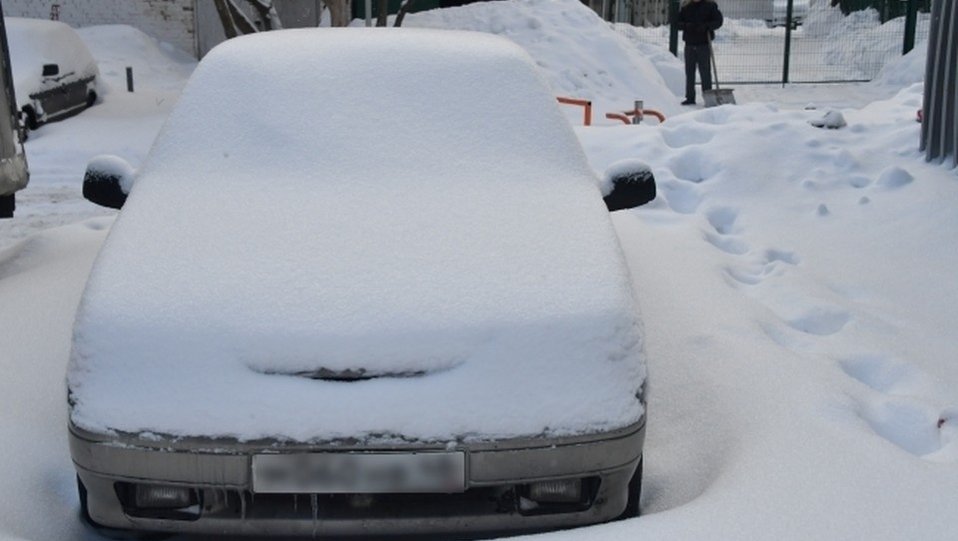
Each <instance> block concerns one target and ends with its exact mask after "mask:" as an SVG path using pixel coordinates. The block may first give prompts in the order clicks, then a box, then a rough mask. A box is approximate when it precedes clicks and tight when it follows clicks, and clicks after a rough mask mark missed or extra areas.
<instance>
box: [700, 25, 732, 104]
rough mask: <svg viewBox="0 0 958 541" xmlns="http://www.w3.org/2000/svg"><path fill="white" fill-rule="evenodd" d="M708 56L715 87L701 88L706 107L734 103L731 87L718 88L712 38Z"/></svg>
mask: <svg viewBox="0 0 958 541" xmlns="http://www.w3.org/2000/svg"><path fill="white" fill-rule="evenodd" d="M709 57H711V59H712V73H713V74H714V75H713V77H714V78H715V88H713V89H711V90H702V97H704V98H705V106H706V107H715V106H716V105H725V104H731V105H735V95H734V94H732V90H734V89H732V88H719V78H718V67H717V66H716V65H715V51H714V50H713V49H712V40H711V39H709Z"/></svg>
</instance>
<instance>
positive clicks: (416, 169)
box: [68, 29, 644, 440]
mask: <svg viewBox="0 0 958 541" xmlns="http://www.w3.org/2000/svg"><path fill="white" fill-rule="evenodd" d="M630 283H631V282H630V277H629V274H628V271H627V269H626V267H625V264H624V260H623V256H622V254H621V249H620V247H619V246H618V243H617V240H616V238H615V234H614V231H613V228H612V225H611V221H610V219H609V215H608V212H607V211H606V209H605V207H604V205H603V202H602V199H601V196H600V194H599V192H598V189H597V186H596V181H595V178H594V174H593V172H592V171H591V169H590V168H589V167H588V165H587V163H586V160H585V157H584V154H583V152H582V150H581V148H580V146H579V144H578V142H577V140H576V138H575V135H574V134H573V132H572V130H571V127H570V126H569V125H568V123H567V122H566V121H565V120H564V118H563V117H562V115H561V113H560V112H559V111H558V109H557V106H556V104H555V100H554V98H553V97H552V96H551V94H550V93H549V91H548V89H547V87H546V85H545V83H544V82H543V81H542V79H541V78H540V77H539V75H538V73H537V72H536V70H535V68H534V66H533V64H532V62H531V60H530V59H529V58H528V56H527V55H526V54H525V53H524V52H523V51H522V50H521V49H520V48H519V47H517V46H515V45H514V44H512V43H510V42H509V41H507V40H505V39H503V38H498V37H494V36H489V35H484V34H478V33H467V32H448V31H426V30H421V31H420V30H401V29H388V30H387V29H335V30H332V29H307V30H288V31H277V32H268V33H263V34H261V35H254V36H250V37H243V38H238V39H233V40H229V41H227V42H226V43H224V44H223V45H221V46H219V47H217V48H216V49H215V50H213V51H212V52H211V53H210V54H209V55H208V56H207V57H206V58H204V60H203V61H202V62H201V63H200V65H199V66H198V67H197V69H196V72H195V73H194V75H193V77H192V79H191V80H190V82H189V83H188V84H187V87H186V88H185V90H184V92H183V95H182V97H181V99H180V101H179V103H178V104H177V106H176V109H175V110H174V112H173V113H172V115H171V117H170V118H169V120H168V121H167V123H166V125H165V126H164V128H163V129H162V130H161V133H160V135H159V136H158V138H157V141H156V143H155V144H154V147H153V149H152V150H151V153H150V155H149V157H148V158H147V162H146V163H145V165H144V167H143V168H142V169H141V170H140V171H139V172H138V178H137V181H136V184H135V186H134V188H133V190H132V193H131V194H130V197H129V199H128V200H127V202H126V205H125V206H124V209H123V211H122V212H121V214H120V216H119V218H118V219H117V221H116V223H115V225H114V227H113V230H112V231H111V233H110V236H109V237H108V239H107V241H106V242H105V244H104V247H103V250H102V252H101V254H100V256H99V259H98V261H97V264H96V265H95V267H94V270H93V271H92V273H91V276H90V279H89V282H88V285H87V289H86V291H85V293H84V297H83V300H82V302H81V307H80V309H79V312H78V316H77V322H76V328H75V336H74V350H73V355H72V360H71V367H70V371H69V375H68V379H69V384H70V394H71V403H72V404H73V408H72V420H73V422H74V423H76V424H77V425H79V426H81V427H84V428H86V429H89V430H98V431H106V430H111V429H112V430H122V431H129V432H139V431H152V432H158V433H167V434H174V435H209V436H223V437H235V438H240V439H253V438H259V437H279V438H288V439H294V440H317V439H335V438H343V437H372V435H374V434H378V435H384V434H385V435H388V434H394V435H395V434H400V435H402V436H403V437H406V438H418V439H431V440H435V439H446V438H455V437H462V436H463V435H471V436H472V437H478V438H487V437H488V438H492V437H511V436H527V435H534V434H542V433H562V434H577V433H585V432H594V431H597V430H603V429H612V428H619V427H622V426H626V425H628V424H629V423H632V422H635V421H636V420H638V419H639V417H640V416H641V414H642V405H641V404H640V402H639V401H638V400H637V399H636V391H637V389H638V387H639V385H640V384H641V382H642V381H643V379H644V365H643V364H642V363H641V347H640V346H641V345H640V341H639V329H638V324H637V320H636V318H637V315H636V313H635V306H634V300H633V296H632V292H631V286H630ZM323 371H327V372H330V371H331V372H337V371H340V372H342V371H352V372H358V371H361V372H363V373H365V374H367V375H374V376H382V377H378V378H375V379H372V380H369V381H364V382H360V383H351V384H348V385H346V386H345V387H344V384H342V383H340V382H330V381H322V380H315V379H309V378H306V377H297V376H302V375H306V374H312V375H316V374H317V373H323ZM583 388H586V389H588V391H587V392H581V390H582V389H583ZM351 404H352V405H356V404H361V405H362V407H353V406H350V405H351ZM451 404H458V407H449V406H450V405H451ZM198 411H202V412H204V413H203V414H202V415H197V412H198ZM306 411H309V412H310V413H309V415H304V412H306ZM424 413H428V415H426V414H424Z"/></svg>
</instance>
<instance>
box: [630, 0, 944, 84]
mask: <svg viewBox="0 0 958 541" xmlns="http://www.w3.org/2000/svg"><path fill="white" fill-rule="evenodd" d="M716 1H717V2H718V5H719V8H720V9H721V10H722V12H723V14H724V15H725V24H724V25H723V26H722V28H721V29H719V30H718V32H716V36H715V42H714V46H715V56H716V66H717V67H718V71H719V79H720V80H721V81H722V82H723V83H728V84H750V83H760V84H769V83H783V84H784V83H830V82H859V81H870V80H872V79H874V78H875V77H876V76H877V75H878V74H879V72H880V71H881V69H882V67H884V65H885V64H886V63H888V62H889V61H891V60H894V59H895V58H897V57H900V56H901V55H902V54H903V53H904V52H906V51H907V50H910V49H911V48H912V47H913V46H914V45H915V44H916V43H923V42H925V41H926V40H927V38H928V30H929V26H930V24H929V22H930V16H929V14H928V13H927V9H928V4H929V0H835V1H834V2H833V0H716ZM636 2H638V4H636V5H640V4H641V0H636ZM678 4H679V2H678V0H670V6H669V9H670V10H672V12H673V13H674V12H676V11H677V10H678V9H679V6H678ZM833 4H834V5H833ZM892 4H894V8H895V9H892ZM615 26H616V28H617V29H619V31H620V32H623V33H626V34H627V37H629V38H630V39H632V40H634V41H640V42H644V43H649V44H655V45H658V46H662V47H667V48H669V49H670V50H671V51H672V52H673V53H674V54H676V55H677V56H678V57H679V58H682V48H683V47H682V41H681V34H680V33H679V31H678V29H677V28H675V27H674V26H668V25H662V26H652V27H648V26H646V27H634V26H633V27H629V26H628V25H615Z"/></svg>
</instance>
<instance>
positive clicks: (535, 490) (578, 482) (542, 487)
mask: <svg viewBox="0 0 958 541" xmlns="http://www.w3.org/2000/svg"><path fill="white" fill-rule="evenodd" d="M529 499H530V500H533V501H535V502H538V503H575V502H579V501H582V479H563V480H561V481H541V482H539V483H531V484H530V485H529Z"/></svg>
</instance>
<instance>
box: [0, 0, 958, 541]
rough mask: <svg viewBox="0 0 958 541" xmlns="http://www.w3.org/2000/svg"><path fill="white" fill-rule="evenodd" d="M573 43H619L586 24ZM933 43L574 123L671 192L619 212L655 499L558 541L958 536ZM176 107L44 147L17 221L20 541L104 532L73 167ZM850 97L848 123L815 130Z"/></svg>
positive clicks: (950, 223)
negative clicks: (857, 64) (922, 130)
mask: <svg viewBox="0 0 958 541" xmlns="http://www.w3.org/2000/svg"><path fill="white" fill-rule="evenodd" d="M518 3H519V4H522V3H521V2H518ZM494 4H495V5H500V6H502V9H509V7H508V6H509V5H510V4H514V3H494ZM494 4H492V3H491V4H490V5H494ZM550 5H553V4H550V3H542V4H540V5H539V8H540V10H544V11H548V6H550ZM554 5H557V6H561V5H562V4H561V3H556V4H554ZM450 11H451V10H450ZM553 15H554V14H549V13H543V14H540V15H537V19H538V20H539V21H561V20H562V19H561V18H560V17H553ZM555 24H558V23H555ZM463 25H465V24H463ZM532 26H535V25H532ZM573 28H579V27H577V26H573ZM540 30H541V29H540V28H534V27H529V28H528V29H527V30H523V31H522V32H521V33H522V34H523V36H522V37H521V40H522V41H526V42H532V41H534V40H535V35H536V33H537V32H539V31H540ZM595 31H596V32H598V30H595ZM552 32H553V30H550V31H549V33H552ZM558 33H559V34H563V33H562V32H561V31H559V32H558ZM565 35H568V36H572V37H573V38H574V37H575V33H574V32H572V31H571V30H570V31H569V32H567V33H565ZM85 37H87V38H89V37H88V36H85ZM517 41H520V39H517ZM561 43H562V44H561V46H562V47H568V48H571V49H573V50H572V51H571V52H570V54H569V55H568V56H570V57H577V56H583V57H589V55H590V54H591V55H593V56H591V58H592V60H591V61H590V62H591V63H593V64H595V65H600V64H601V63H602V61H603V57H602V55H601V54H598V53H599V52H600V51H604V50H606V49H604V48H595V49H592V48H590V43H592V40H591V37H589V36H584V37H582V39H570V40H569V41H563V42H561ZM556 47H557V48H558V47H559V45H557V46H556ZM113 50H114V51H116V52H117V53H119V51H121V49H120V48H119V47H116V48H114V49H113ZM590 51H592V52H591V53H590ZM94 54H96V53H94ZM565 56H566V55H564V54H562V52H561V51H556V52H555V53H554V54H552V55H550V57H549V58H550V59H555V58H562V57H565ZM921 56H922V55H921V53H920V52H919V53H915V54H914V55H913V56H910V57H906V58H904V59H902V60H901V61H900V62H897V63H896V64H895V65H894V66H893V67H891V68H889V70H890V71H888V73H886V74H884V75H883V77H882V78H881V80H880V81H879V82H877V83H875V84H871V85H845V86H840V87H828V86H818V87H814V88H810V87H789V88H787V89H784V90H780V89H774V88H761V87H749V92H748V93H747V94H742V93H740V91H739V90H737V91H736V94H737V96H738V97H739V102H740V105H738V106H725V107H721V108H716V109H708V110H701V109H693V110H688V111H685V112H684V114H677V115H672V116H671V117H670V118H669V119H668V120H667V122H666V123H665V124H663V125H662V126H658V125H656V124H655V123H654V122H647V123H645V124H643V125H641V126H600V127H593V128H577V134H578V136H579V139H580V141H581V142H582V143H583V145H584V147H585V149H586V153H587V155H588V157H589V159H590V162H591V164H592V166H593V168H594V169H596V170H597V171H601V170H602V169H604V168H605V167H606V166H607V165H609V164H611V163H613V162H615V161H618V160H620V159H626V158H636V159H641V160H643V161H646V162H648V163H649V164H650V165H651V167H652V170H653V171H654V173H655V175H656V178H657V180H658V183H659V188H660V194H659V197H658V199H657V200H656V201H654V202H653V203H652V204H650V205H649V206H647V207H645V208H641V209H637V210H633V211H622V212H619V213H617V214H615V215H614V216H613V221H614V223H615V224H616V227H617V231H618V234H619V237H620V240H621V242H622V246H623V250H624V252H625V254H626V256H627V258H628V261H629V263H630V266H631V270H632V273H633V278H634V283H635V288H636V290H637V293H638V296H639V300H640V302H641V308H642V314H643V319H644V322H645V328H646V333H647V355H648V359H649V372H650V378H651V379H650V394H649V396H650V403H649V415H650V417H649V432H648V437H647V440H646V456H645V471H646V482H645V487H644V497H643V507H644V516H642V517H640V518H638V519H634V520H629V521H624V522H619V523H614V524H608V525H601V526H595V527H589V528H583V529H577V530H571V531H567V532H554V533H549V534H543V535H542V536H538V537H544V538H547V539H575V540H579V539H610V540H619V539H730V540H732V539H796V540H798V539H802V540H804V539H810V538H811V539H815V538H817V539H869V540H871V539H889V540H892V539H923V540H925V539H942V540H946V539H954V538H955V536H956V535H958V516H956V515H955V513H954V510H953V507H954V506H953V503H952V502H953V501H954V495H955V494H956V492H958V467H956V464H958V428H956V426H958V365H956V363H955V362H954V351H955V350H956V349H958V348H956V345H958V344H956V339H955V338H954V337H953V334H952V333H951V332H950V331H951V327H952V326H953V321H955V319H956V316H958V313H956V312H958V308H956V307H955V304H954V302H953V300H954V299H955V298H956V297H958V282H956V279H955V277H954V268H955V267H956V264H958V261H956V259H958V255H956V252H955V251H954V250H953V249H952V248H949V246H952V245H953V244H954V238H955V236H956V234H958V218H956V215H955V213H954V208H955V206H956V204H958V171H956V170H954V169H951V168H949V167H946V166H943V165H940V164H935V163H926V162H925V161H924V160H923V157H922V155H921V154H920V153H919V152H918V150H917V146H918V130H919V125H918V124H917V123H916V122H915V121H914V117H915V110H916V109H917V108H918V107H920V105H921V86H920V85H915V84H912V83H913V82H914V81H920V80H921V73H922V67H923V61H922V58H921ZM533 57H534V58H535V54H533ZM664 60H667V59H664ZM547 63H548V62H547ZM100 69H101V72H104V71H108V69H107V68H105V67H104V66H103V64H101V66H100ZM546 75H547V79H549V80H556V75H555V74H551V75H550V74H548V73H547V74H546ZM809 90H811V92H808V91H809ZM805 92H808V94H805ZM626 93H627V94H631V93H632V92H631V89H628V90H626V91H623V94H626ZM164 96H168V97H170V98H171V99H172V98H175V93H173V92H171V93H170V94H164ZM743 96H744V97H746V98H747V99H743ZM622 98H623V99H624V100H626V101H628V100H631V99H632V97H631V96H629V95H624V96H622ZM780 99H781V100H782V101H784V102H785V103H783V104H780V103H779V100H780ZM809 104H813V105H815V106H816V108H815V109H809V110H806V109H805V106H806V105H809ZM168 106H169V104H164V105H163V106H162V107H158V106H157V104H156V103H155V101H154V95H151V94H146V93H144V94H139V93H137V94H135V95H133V96H128V95H126V94H124V93H122V92H119V91H117V92H113V93H110V94H108V95H107V96H106V97H105V98H104V103H103V104H101V105H98V106H97V107H95V108H94V109H92V110H90V111H87V112H85V113H83V114H81V115H80V116H78V117H76V118H74V119H71V120H68V121H67V122H63V123H60V124H56V125H50V126H47V127H44V128H42V129H41V130H40V131H38V132H37V133H36V134H35V138H32V139H31V141H30V142H29V143H28V146H27V152H28V158H29V159H30V160H31V164H32V166H33V168H34V177H33V179H32V181H31V185H30V187H28V188H27V190H25V191H24V192H21V194H20V195H21V196H22V197H18V199H20V200H21V201H23V200H26V202H27V203H26V204H25V205H23V206H21V208H20V209H18V217H17V218H14V219H13V220H10V221H6V222H2V223H0V246H3V247H6V248H5V249H3V251H2V252H0V303H2V306H3V307H4V309H3V310H2V311H0V322H2V324H3V328H5V329H7V330H8V332H6V333H4V335H3V336H2V338H0V340H3V342H4V343H3V347H2V349H0V351H2V352H3V353H2V354H0V368H2V371H3V373H4V378H2V379H0V397H2V398H0V404H2V406H0V419H2V422H0V502H2V503H0V539H3V540H7V539H17V540H20V539H25V540H30V541H41V540H43V541H45V540H50V539H95V538H97V537H96V536H94V535H92V534H90V533H88V532H86V531H85V530H84V529H83V528H82V527H81V526H80V525H79V524H78V522H77V521H76V517H75V512H76V505H77V503H76V495H75V492H74V488H73V473H72V469H71V465H70V461H69V454H68V451H67V448H66V430H65V423H66V404H65V399H64V396H63V391H64V386H63V374H64V370H65V366H66V361H67V356H68V352H69V340H70V330H71V325H72V317H73V313H74V310H75V307H76V302H77V299H78V298H79V294H80V288H81V287H82V284H83V282H84V280H85V278H86V274H87V273H88V269H89V265H90V264H91V261H92V258H93V257H94V256H95V253H96V250H97V248H98V246H99V244H100V243H101V242H102V239H103V237H104V235H105V233H106V230H107V229H108V228H109V226H110V223H111V221H112V219H111V218H109V217H106V218H103V217H101V218H95V219H93V220H82V219H81V218H82V217H83V216H89V215H96V214H101V213H104V211H101V210H98V209H97V208H96V207H93V206H92V205H87V204H86V203H83V202H82V201H80V200H79V198H78V193H79V187H78V183H79V173H78V172H77V171H79V172H81V173H82V163H83V162H84V161H85V160H86V159H87V158H88V157H90V156H92V155H93V154H98V153H100V152H103V151H104V150H107V151H111V150H112V151H114V152H120V153H122V151H123V149H124V148H125V149H126V152H127V156H128V157H129V158H130V159H131V160H132V161H134V162H137V160H140V159H142V156H143V155H144V154H145V152H146V150H147V146H148V144H149V141H150V140H151V139H152V136H153V134H154V133H155V131H156V128H157V126H158V124H159V123H160V122H161V121H162V118H163V115H164V114H165V111H167V110H168ZM832 108H835V109H837V110H839V111H840V112H841V113H842V115H843V116H844V118H845V120H846V122H847V123H848V126H847V127H845V128H842V129H839V130H823V129H818V128H814V127H812V126H811V125H809V123H808V121H809V120H813V119H816V118H819V117H821V116H823V115H824V114H825V113H826V112H827V111H829V110H830V109H832ZM140 119H143V120H140ZM573 120H574V117H573ZM94 121H95V122H94ZM106 126H111V127H113V130H106V129H103V128H104V127H106ZM44 130H47V131H46V132H45V131H44ZM39 143H42V144H39ZM117 149H119V150H117ZM137 163H138V162H137ZM135 165H136V164H135ZM38 170H39V171H40V173H38ZM54 187H56V188H57V189H58V190H60V191H57V190H55V189H53V188H54ZM57 198H62V200H58V199H57ZM74 222H75V223H74ZM63 223H67V224H70V225H66V226H65V227H59V228H55V227H50V226H51V225H56V224H63ZM28 234H29V236H27V235H28ZM24 237H26V238H24Z"/></svg>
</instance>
